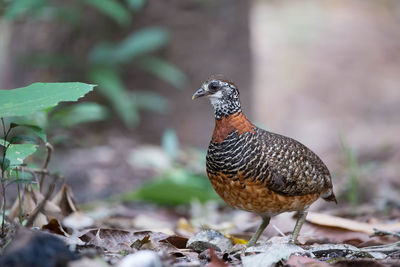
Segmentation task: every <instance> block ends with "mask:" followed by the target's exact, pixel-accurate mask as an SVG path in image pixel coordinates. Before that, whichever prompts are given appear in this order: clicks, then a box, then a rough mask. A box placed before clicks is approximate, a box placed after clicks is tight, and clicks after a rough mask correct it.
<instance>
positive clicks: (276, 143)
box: [193, 79, 336, 245]
mask: <svg viewBox="0 0 400 267" xmlns="http://www.w3.org/2000/svg"><path fill="white" fill-rule="evenodd" d="M201 96H208V97H209V98H210V100H211V104H212V106H213V108H214V113H215V129H214V133H213V136H212V140H211V142H210V145H209V147H208V152H207V158H206V163H207V164H206V168H207V174H208V176H209V178H210V181H211V183H212V185H213V187H214V189H215V190H216V192H217V193H218V194H219V195H220V196H221V198H222V199H224V200H225V202H227V203H228V204H229V205H231V206H233V207H236V208H240V209H244V210H247V211H251V212H255V213H257V214H259V215H260V216H261V217H262V218H263V223H262V224H261V226H260V228H259V229H258V230H257V232H256V233H255V235H254V236H253V237H252V239H251V240H250V241H249V245H254V244H255V243H256V241H257V239H258V237H259V236H260V234H261V233H262V231H263V230H264V228H265V227H266V226H267V225H268V222H269V218H270V217H271V216H274V215H277V214H279V213H282V212H286V211H299V212H300V216H299V219H298V222H297V223H296V227H295V230H294V232H293V241H294V242H296V239H297V235H298V233H299V231H300V228H301V226H302V224H303V222H304V220H305V216H306V214H307V212H306V210H307V209H308V207H309V206H310V205H311V204H312V203H313V202H314V201H315V200H317V199H318V197H322V198H323V199H325V200H327V201H335V202H336V198H335V195H334V194H333V191H332V182H331V176H330V174H329V170H328V168H327V167H326V166H325V164H324V163H323V162H322V160H321V159H320V158H319V157H318V156H317V155H316V154H314V153H313V152H312V151H311V150H310V149H308V148H307V147H306V146H304V145H303V144H301V143H300V142H298V141H296V140H294V139H292V138H289V137H286V136H282V135H279V134H275V133H272V132H268V131H265V130H262V129H260V128H258V127H256V126H254V125H253V124H252V123H251V122H250V121H249V120H247V118H246V117H245V116H244V115H243V113H242V111H241V107H240V101H239V92H238V90H237V88H236V86H235V85H234V84H233V83H231V82H228V81H225V80H218V79H211V80H208V81H206V82H205V83H204V84H203V86H202V88H200V89H199V90H198V91H197V92H196V93H195V94H194V95H193V98H197V97H201Z"/></svg>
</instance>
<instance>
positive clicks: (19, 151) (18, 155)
mask: <svg viewBox="0 0 400 267" xmlns="http://www.w3.org/2000/svg"><path fill="white" fill-rule="evenodd" d="M37 148H38V146H37V145H35V144H11V145H10V146H9V147H8V149H7V150H6V159H8V160H9V161H10V166H15V165H21V164H22V163H23V162H24V160H25V158H26V157H28V156H29V155H31V154H33V153H35V151H36V150H37Z"/></svg>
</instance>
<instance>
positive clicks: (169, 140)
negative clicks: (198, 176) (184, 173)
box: [161, 129, 179, 159]
mask: <svg viewBox="0 0 400 267" xmlns="http://www.w3.org/2000/svg"><path fill="white" fill-rule="evenodd" d="M161 144H162V147H163V149H164V151H165V152H166V153H167V154H168V156H170V157H171V158H173V159H174V158H176V157H177V156H178V152H179V142H178V137H177V136H176V132H175V131H174V130H173V129H167V130H166V131H165V132H164V133H163V135H162V138H161Z"/></svg>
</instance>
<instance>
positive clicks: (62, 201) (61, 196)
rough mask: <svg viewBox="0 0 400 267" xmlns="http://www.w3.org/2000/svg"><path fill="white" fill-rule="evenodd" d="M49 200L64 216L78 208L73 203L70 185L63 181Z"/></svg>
mask: <svg viewBox="0 0 400 267" xmlns="http://www.w3.org/2000/svg"><path fill="white" fill-rule="evenodd" d="M51 202H52V204H54V205H56V206H58V207H60V208H61V213H62V214H63V215H64V216H68V215H69V214H71V213H73V212H76V211H78V210H79V209H78V208H77V206H76V204H75V201H74V195H73V194H72V189H71V187H69V186H68V185H67V184H65V183H64V184H63V185H62V186H61V188H60V190H59V191H58V192H57V194H56V195H55V196H54V198H53V199H52V200H51Z"/></svg>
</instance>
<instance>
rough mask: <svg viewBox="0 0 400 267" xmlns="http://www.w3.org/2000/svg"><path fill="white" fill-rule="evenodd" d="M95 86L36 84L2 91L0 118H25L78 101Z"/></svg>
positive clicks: (75, 83)
mask: <svg viewBox="0 0 400 267" xmlns="http://www.w3.org/2000/svg"><path fill="white" fill-rule="evenodd" d="M94 86H95V85H91V84H85V83H78V82H71V83H34V84H31V85H29V86H27V87H22V88H17V89H13V90H0V117H9V116H25V115H29V114H32V113H34V112H36V111H39V110H43V109H46V108H49V107H54V106H56V105H57V104H58V103H59V102H61V101H76V100H78V99H79V98H80V97H82V96H84V95H85V94H87V93H88V92H90V91H92V90H93V88H94Z"/></svg>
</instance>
